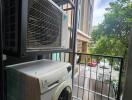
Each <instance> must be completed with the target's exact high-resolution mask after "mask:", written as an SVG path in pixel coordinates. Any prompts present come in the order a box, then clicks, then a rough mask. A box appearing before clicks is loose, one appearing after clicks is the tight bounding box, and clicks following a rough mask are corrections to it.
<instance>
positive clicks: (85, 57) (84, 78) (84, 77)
mask: <svg viewBox="0 0 132 100" xmlns="http://www.w3.org/2000/svg"><path fill="white" fill-rule="evenodd" d="M86 67H87V56H86V55H85V67H84V75H83V77H84V79H83V94H82V100H83V99H84V91H85V89H84V87H85V79H86Z"/></svg>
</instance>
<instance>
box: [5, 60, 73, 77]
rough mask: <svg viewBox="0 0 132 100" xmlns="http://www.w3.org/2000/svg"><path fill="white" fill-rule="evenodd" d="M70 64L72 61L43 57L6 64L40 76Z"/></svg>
mask: <svg viewBox="0 0 132 100" xmlns="http://www.w3.org/2000/svg"><path fill="white" fill-rule="evenodd" d="M68 66H71V65H70V63H66V62H59V61H52V60H46V59H43V60H37V61H31V62H25V63H20V64H15V65H9V66H6V68H7V69H9V68H11V69H15V70H17V71H19V72H21V73H23V74H26V75H29V76H33V77H36V78H38V77H40V76H41V75H44V74H45V75H46V74H48V73H49V72H51V71H54V70H56V69H59V68H61V67H63V68H66V67H68Z"/></svg>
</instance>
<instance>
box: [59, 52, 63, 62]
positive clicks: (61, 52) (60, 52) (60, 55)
mask: <svg viewBox="0 0 132 100" xmlns="http://www.w3.org/2000/svg"><path fill="white" fill-rule="evenodd" d="M62 53H63V52H60V53H59V58H60V61H61V58H62V57H61V54H62Z"/></svg>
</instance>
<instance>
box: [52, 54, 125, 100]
mask: <svg viewBox="0 0 132 100" xmlns="http://www.w3.org/2000/svg"><path fill="white" fill-rule="evenodd" d="M72 54H73V53H62V52H57V53H53V54H51V55H52V57H51V58H52V60H57V61H63V62H69V61H70V62H72ZM75 58H76V64H75V67H74V79H73V91H72V92H73V94H72V100H120V98H121V93H122V84H121V77H122V73H123V72H122V71H123V70H122V68H123V58H122V57H115V56H106V55H93V54H85V53H75Z"/></svg>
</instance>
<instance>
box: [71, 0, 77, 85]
mask: <svg viewBox="0 0 132 100" xmlns="http://www.w3.org/2000/svg"><path fill="white" fill-rule="evenodd" d="M74 4H75V9H74V18H73V29H72V33H73V35H72V37H73V42H72V43H73V44H72V45H73V56H72V65H73V66H72V85H73V82H74V67H75V51H76V34H77V17H78V0H75V1H74Z"/></svg>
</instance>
